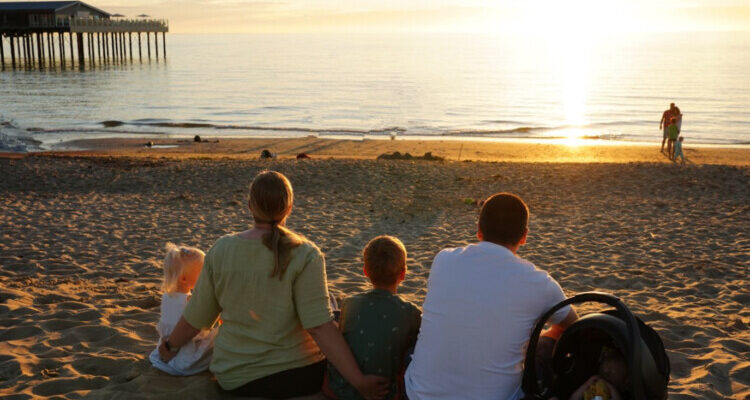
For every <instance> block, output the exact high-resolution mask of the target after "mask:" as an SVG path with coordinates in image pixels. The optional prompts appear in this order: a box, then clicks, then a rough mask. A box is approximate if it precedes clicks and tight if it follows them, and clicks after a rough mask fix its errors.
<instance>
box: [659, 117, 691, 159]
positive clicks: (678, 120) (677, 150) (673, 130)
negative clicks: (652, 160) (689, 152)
mask: <svg viewBox="0 0 750 400" xmlns="http://www.w3.org/2000/svg"><path fill="white" fill-rule="evenodd" d="M659 129H661V130H662V132H663V136H662V139H661V152H662V153H664V143H665V142H666V143H667V153H666V154H667V157H669V159H670V160H672V161H676V160H677V157H678V156H679V157H680V158H681V159H682V162H683V163H684V162H685V155H684V154H683V153H682V141H683V137H682V136H680V132H681V131H682V112H680V109H679V107H677V106H675V104H674V103H670V104H669V109H667V110H666V111H664V112H663V113H662V115H661V121H659Z"/></svg>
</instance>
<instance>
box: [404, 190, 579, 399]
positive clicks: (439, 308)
mask: <svg viewBox="0 0 750 400" xmlns="http://www.w3.org/2000/svg"><path fill="white" fill-rule="evenodd" d="M528 220H529V211H528V207H527V206H526V204H525V203H524V202H523V200H521V199H520V198H519V197H518V196H515V195H513V194H510V193H498V194H495V195H493V196H492V197H490V198H489V199H487V201H485V203H484V205H483V207H482V211H481V213H480V216H479V224H478V225H479V229H478V232H477V238H478V239H479V243H476V244H471V245H468V246H466V247H460V248H455V249H445V250H443V251H441V252H440V253H438V255H437V256H436V257H435V260H434V261H433V263H432V270H431V272H430V277H429V279H428V281H427V296H426V298H425V301H424V306H423V314H422V327H421V329H420V332H419V338H418V339H417V345H416V347H415V349H414V355H413V357H412V361H411V363H410V364H409V367H408V369H407V371H406V376H405V383H406V393H407V395H408V397H409V399H410V400H428V399H429V400H437V399H450V400H456V399H472V400H473V399H480V400H485V399H496V400H517V399H520V398H521V397H523V391H522V390H521V377H522V372H523V362H524V357H525V348H526V344H527V342H528V340H529V337H530V336H531V331H532V330H533V328H534V324H535V323H536V321H537V320H538V319H539V318H540V317H541V316H542V314H544V313H545V312H546V311H547V310H549V309H550V308H551V307H552V306H554V305H555V304H557V303H558V302H560V301H563V300H564V299H565V295H564V294H563V292H562V289H561V288H560V285H559V284H558V283H557V282H556V281H555V280H554V279H552V277H550V276H549V274H548V273H547V272H545V271H542V270H540V269H538V268H536V267H535V266H534V264H532V263H530V262H528V261H526V260H524V259H522V258H520V257H518V256H516V251H517V250H518V248H519V247H520V246H521V245H523V244H525V243H526V236H527V234H528ZM576 319H578V316H577V315H576V313H575V311H574V310H573V309H572V308H570V307H564V308H562V309H561V310H559V311H558V312H556V313H555V315H553V317H552V318H550V323H551V324H552V326H551V328H550V329H549V330H548V331H547V333H546V335H547V336H549V337H553V338H557V337H559V335H560V334H561V333H562V331H563V330H564V329H565V328H566V327H567V326H568V325H570V324H572V323H573V322H574V321H575V320H576Z"/></svg>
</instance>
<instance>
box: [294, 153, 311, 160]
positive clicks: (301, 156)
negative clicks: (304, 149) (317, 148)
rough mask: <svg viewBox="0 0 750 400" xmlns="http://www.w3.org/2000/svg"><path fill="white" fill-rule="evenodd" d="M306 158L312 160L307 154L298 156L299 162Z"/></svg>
mask: <svg viewBox="0 0 750 400" xmlns="http://www.w3.org/2000/svg"><path fill="white" fill-rule="evenodd" d="M306 158H310V156H309V155H307V153H299V154H297V159H298V160H304V159H306Z"/></svg>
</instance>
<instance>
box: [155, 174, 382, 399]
mask: <svg viewBox="0 0 750 400" xmlns="http://www.w3.org/2000/svg"><path fill="white" fill-rule="evenodd" d="M293 204H294V192H293V190H292V185H291V183H290V182H289V180H288V179H287V178H286V177H285V176H284V175H282V174H280V173H278V172H274V171H263V172H261V173H259V174H258V175H257V176H256V177H255V179H253V182H252V183H251V185H250V195H249V200H248V203H247V206H248V208H249V210H250V213H251V214H252V217H253V221H254V223H253V226H252V227H251V228H250V229H248V230H246V231H243V232H240V233H235V234H230V235H226V236H224V237H222V238H220V239H219V240H217V241H216V243H214V245H213V246H212V247H211V249H210V250H209V251H208V254H206V259H205V264H204V267H203V271H202V272H201V275H200V277H199V278H198V283H197V284H196V287H195V291H194V294H193V297H192V298H191V299H190V302H189V303H188V305H187V307H186V309H185V312H184V313H183V316H182V319H180V321H179V323H178V324H177V327H176V328H175V329H174V331H173V332H172V334H171V335H169V337H168V338H166V340H164V342H163V344H162V345H161V346H160V347H159V354H160V355H161V357H162V359H163V360H165V361H169V360H171V359H172V357H174V355H175V354H176V353H175V352H174V349H176V348H179V347H180V346H182V345H184V344H185V343H187V342H188V341H189V340H190V339H191V338H192V337H193V336H194V335H196V334H197V333H198V332H201V330H202V329H207V328H210V327H211V326H213V324H214V322H215V321H216V319H217V318H218V316H219V314H221V318H222V320H223V324H222V325H221V328H220V329H219V333H218V336H217V338H216V346H215V348H214V353H213V360H212V362H211V367H210V370H211V372H213V374H214V376H216V379H217V381H218V383H219V385H220V386H221V387H222V388H223V389H224V390H226V391H230V392H231V393H232V394H234V395H239V396H248V397H266V398H289V397H301V396H307V395H311V394H314V393H317V392H319V391H320V388H321V385H322V382H323V375H324V373H325V359H326V358H328V362H330V363H332V364H333V365H334V366H335V367H336V369H337V370H339V372H341V375H342V376H343V377H344V378H345V379H347V380H348V381H349V382H350V383H351V384H352V386H354V387H355V388H357V390H358V391H359V392H360V393H361V394H362V395H363V396H364V397H365V398H367V399H380V398H383V396H385V394H387V392H388V383H387V380H386V379H385V378H382V377H376V376H371V375H363V374H362V372H361V371H360V369H359V367H358V366H357V363H356V361H355V359H354V356H352V353H351V351H350V350H349V347H348V346H347V344H346V342H345V341H344V338H343V337H342V336H341V333H340V332H339V330H338V328H337V326H336V325H335V323H334V322H333V314H332V312H331V308H330V305H329V296H328V289H327V282H326V273H325V262H324V259H323V254H322V253H321V252H320V249H318V248H317V247H316V246H315V245H314V244H313V243H311V242H310V241H308V240H306V239H304V238H303V237H302V236H301V235H299V234H297V233H295V232H294V231H292V230H291V229H289V228H287V227H286V221H287V218H288V217H289V215H290V214H291V212H292V206H293Z"/></svg>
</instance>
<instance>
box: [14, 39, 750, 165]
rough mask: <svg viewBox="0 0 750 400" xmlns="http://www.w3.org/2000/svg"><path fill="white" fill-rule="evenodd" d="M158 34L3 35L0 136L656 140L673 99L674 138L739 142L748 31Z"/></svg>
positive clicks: (749, 139) (30, 143)
mask: <svg viewBox="0 0 750 400" xmlns="http://www.w3.org/2000/svg"><path fill="white" fill-rule="evenodd" d="M159 39H161V37H160V38H159ZM144 42H145V41H144ZM166 42H167V43H166V46H167V47H166V50H167V58H166V60H164V59H159V60H157V59H155V58H154V57H153V55H152V59H151V60H149V59H148V58H147V57H146V55H145V49H144V56H143V60H139V59H138V57H137V55H136V56H135V60H133V61H132V62H131V61H128V62H123V63H110V64H105V65H101V64H98V65H94V66H91V65H87V66H86V67H85V68H83V69H78V68H75V69H73V68H71V66H70V65H67V66H65V68H63V66H61V65H56V66H54V67H51V68H50V67H48V68H45V69H44V70H39V69H38V68H35V69H12V68H10V65H9V59H8V54H9V47H8V41H7V39H4V40H3V45H4V46H5V50H6V51H5V54H6V64H5V65H4V68H3V69H2V71H0V149H3V150H6V151H7V150H10V151H36V150H44V149H52V148H59V147H61V146H64V145H65V143H66V142H69V141H71V140H75V139H86V138H103V137H144V138H145V137H157V138H184V137H193V136H194V135H201V136H202V137H205V138H223V137H305V136H317V137H330V138H350V139H355V140H358V139H377V138H387V139H390V138H396V139H404V138H405V139H408V138H421V139H453V140H535V141H545V140H554V139H560V138H585V139H590V140H591V142H592V143H612V142H634V143H657V142H658V143H660V142H661V138H662V132H661V130H659V120H660V118H661V115H662V112H663V111H664V110H665V109H667V108H668V106H669V103H672V102H673V103H676V105H677V106H678V107H679V108H680V110H681V111H682V113H683V122H682V135H683V136H684V137H685V145H686V146H688V145H691V144H695V145H718V146H750V32H711V33H706V32H693V33H690V32H687V33H686V32H683V33H657V34H641V33H639V34H609V35H596V34H593V33H592V34H586V33H585V32H584V33H582V34H578V35H575V36H570V35H564V34H561V35H550V34H545V35H531V34H512V33H497V34H490V33H403V34H396V33H384V34H377V33H358V34H341V33H338V34H333V33H312V34H309V33H308V34H237V35H220V34H211V35H193V34H167V37H166ZM144 44H145V43H144ZM160 45H161V43H160Z"/></svg>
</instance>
